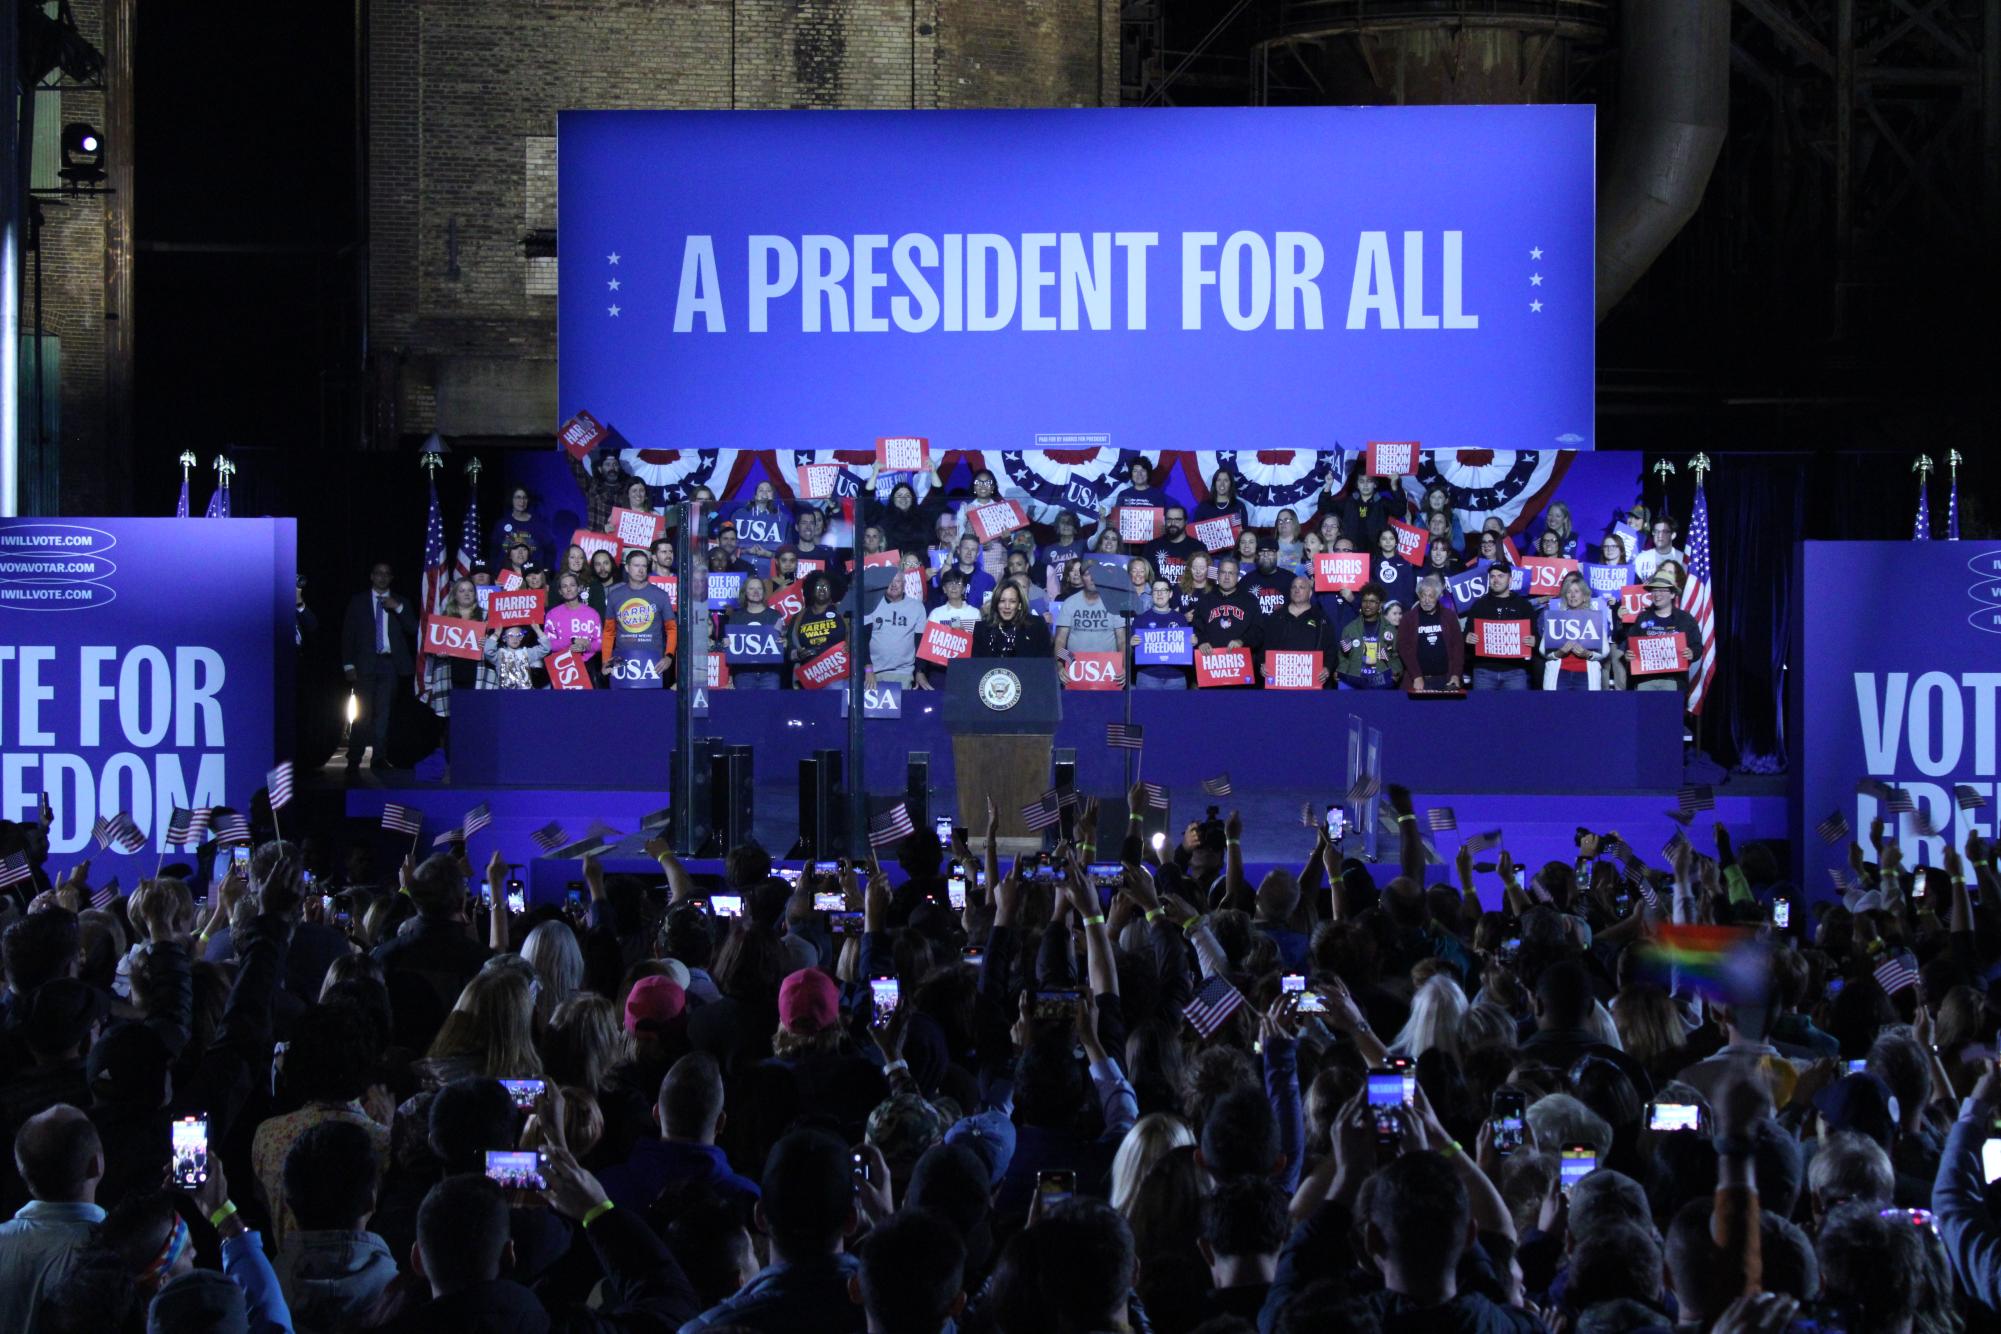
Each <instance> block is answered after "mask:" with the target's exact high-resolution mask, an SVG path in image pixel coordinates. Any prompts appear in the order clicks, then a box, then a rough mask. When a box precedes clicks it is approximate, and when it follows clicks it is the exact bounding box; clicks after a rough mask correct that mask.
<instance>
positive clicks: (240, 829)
mask: <svg viewBox="0 0 2001 1334" xmlns="http://www.w3.org/2000/svg"><path fill="white" fill-rule="evenodd" d="M215 841H216V842H217V843H218V844H221V845H224V846H227V845H228V844H231V843H248V842H249V841H250V817H249V816H247V815H244V814H242V813H240V812H237V811H229V812H226V813H224V814H223V815H222V816H221V817H220V818H219V819H217V821H216V823H215Z"/></svg>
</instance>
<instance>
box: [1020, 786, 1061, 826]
mask: <svg viewBox="0 0 2001 1334" xmlns="http://www.w3.org/2000/svg"><path fill="white" fill-rule="evenodd" d="M1062 818H1063V808H1062V807H1060V806H1058V805H1057V804H1056V796H1055V794H1054V793H1051V792H1045V793H1043V794H1042V795H1041V796H1039V797H1037V798H1036V799H1035V800H1034V801H1031V802H1029V803H1028V804H1027V805H1026V806H1023V807H1022V808H1021V821H1022V823H1023V824H1025V825H1027V826H1028V827H1029V828H1030V829H1034V830H1042V829H1047V828H1049V826H1051V825H1053V824H1055V823H1056V822H1057V821H1058V820H1061V819H1062Z"/></svg>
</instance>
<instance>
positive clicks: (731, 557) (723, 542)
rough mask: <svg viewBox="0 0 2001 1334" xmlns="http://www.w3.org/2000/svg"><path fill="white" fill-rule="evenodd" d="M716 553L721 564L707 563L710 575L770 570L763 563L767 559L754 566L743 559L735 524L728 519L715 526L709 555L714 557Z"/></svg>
mask: <svg viewBox="0 0 2001 1334" xmlns="http://www.w3.org/2000/svg"><path fill="white" fill-rule="evenodd" d="M717 552H721V553H722V558H723V563H722V564H721V565H718V564H716V562H715V561H713V560H711V561H710V562H709V572H710V573H711V574H749V573H751V572H752V571H754V570H761V569H769V568H770V567H769V566H767V565H766V564H765V563H764V561H765V560H766V559H769V557H765V558H762V559H760V560H759V561H758V562H757V563H756V564H755V565H753V564H752V563H751V562H750V561H749V560H747V559H745V557H744V554H743V549H742V548H741V547H739V546H738V545H737V536H736V524H734V523H732V522H731V521H730V520H728V519H724V520H723V521H722V522H721V523H719V524H717V525H716V544H715V545H714V546H713V547H710V548H709V554H710V555H714V554H716V553H717Z"/></svg>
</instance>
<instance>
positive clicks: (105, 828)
mask: <svg viewBox="0 0 2001 1334" xmlns="http://www.w3.org/2000/svg"><path fill="white" fill-rule="evenodd" d="M90 836H91V837H92V838H94V839H96V840H97V850H98V851H99V852H105V851H108V850H109V849H110V847H111V821H109V820H107V819H105V818H104V817H103V816H101V815H100V816H98V817H97V818H96V819H95V820H93V821H91V822H90Z"/></svg>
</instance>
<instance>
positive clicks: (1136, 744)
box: [1105, 723, 1145, 750]
mask: <svg viewBox="0 0 2001 1334" xmlns="http://www.w3.org/2000/svg"><path fill="white" fill-rule="evenodd" d="M1142 732H1143V729H1142V728H1141V727H1140V725H1139V724H1138V723H1106V724H1105V744H1106V745H1108V746H1111V747H1112V748H1113V749H1115V750H1141V749H1144V747H1145V743H1144V739H1143V736H1142Z"/></svg>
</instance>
